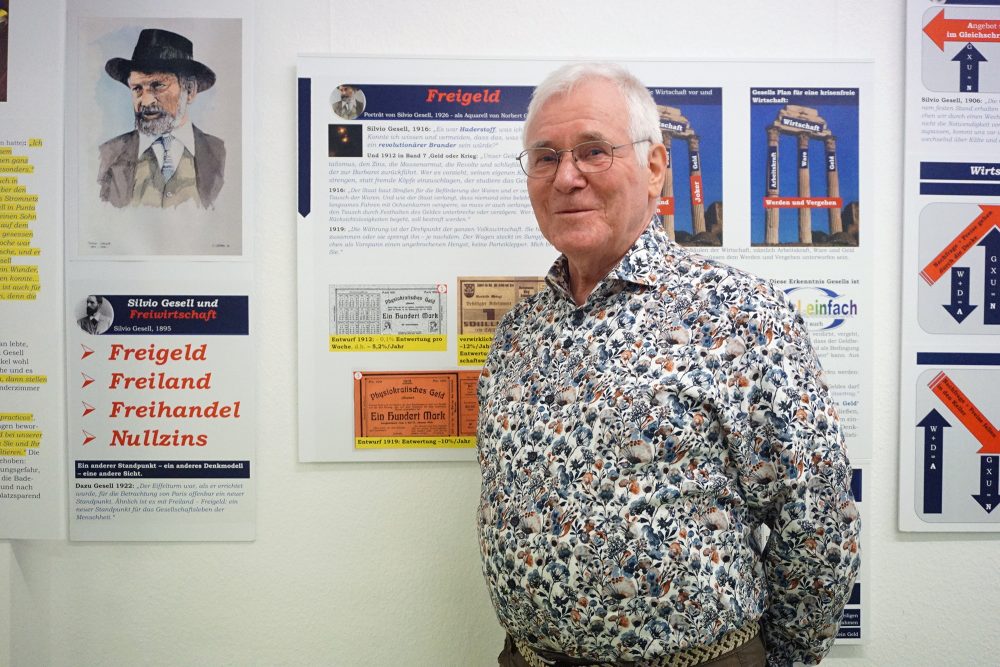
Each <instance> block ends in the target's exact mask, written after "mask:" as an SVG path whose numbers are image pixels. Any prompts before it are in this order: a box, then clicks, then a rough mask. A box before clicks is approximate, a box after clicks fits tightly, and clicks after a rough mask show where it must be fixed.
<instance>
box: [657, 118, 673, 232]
mask: <svg viewBox="0 0 1000 667" xmlns="http://www.w3.org/2000/svg"><path fill="white" fill-rule="evenodd" d="M663 145H664V146H665V147H666V149H667V168H666V170H665V172H666V174H665V178H664V179H663V187H662V188H660V198H661V199H665V198H668V197H669V198H671V199H673V196H674V161H673V154H672V152H671V150H670V135H669V134H667V133H666V131H664V132H663ZM663 231H664V233H665V234H666V235H667V237H668V238H670V239H671V240H674V239H675V238H676V237H675V236H674V214H673V213H664V214H663Z"/></svg>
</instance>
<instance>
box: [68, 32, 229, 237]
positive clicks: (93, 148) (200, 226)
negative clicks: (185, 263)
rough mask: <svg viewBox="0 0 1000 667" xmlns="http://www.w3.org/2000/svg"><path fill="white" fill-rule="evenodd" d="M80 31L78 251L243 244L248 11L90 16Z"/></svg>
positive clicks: (77, 80)
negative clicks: (244, 17) (227, 15)
mask: <svg viewBox="0 0 1000 667" xmlns="http://www.w3.org/2000/svg"><path fill="white" fill-rule="evenodd" d="M80 32H81V36H80V39H79V40H78V41H77V42H76V43H77V44H79V45H80V46H79V49H80V50H81V51H80V53H79V54H78V56H79V57H78V59H77V64H76V67H77V68H78V71H79V76H76V77H72V78H71V79H70V81H71V83H70V88H69V94H70V95H74V96H75V97H74V99H75V100H76V104H77V105H78V108H77V110H76V118H77V122H78V123H79V132H78V134H77V136H78V137H79V146H78V150H77V160H78V162H79V164H78V165H77V169H76V172H77V173H78V174H79V175H80V183H79V190H78V195H77V197H78V204H79V206H78V208H79V211H80V217H79V244H78V246H79V250H80V253H81V254H84V255H93V254H105V255H107V254H111V255H115V254H121V255H212V254H219V255H238V254H240V253H241V252H242V245H243V244H242V185H243V184H242V183H241V177H242V163H243V155H242V146H241V139H242V118H243V104H244V100H243V94H242V70H243V63H242V55H241V54H242V46H241V44H242V41H241V40H242V22H241V20H240V19H213V18H189V19H124V18H86V19H82V20H81V21H80ZM74 85H75V86H76V90H75V92H74V90H73V86H74Z"/></svg>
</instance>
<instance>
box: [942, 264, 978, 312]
mask: <svg viewBox="0 0 1000 667" xmlns="http://www.w3.org/2000/svg"><path fill="white" fill-rule="evenodd" d="M971 274H972V272H971V271H970V270H969V267H967V266H953V267H952V268H951V303H946V304H944V309H945V310H947V311H948V313H949V314H950V315H951V316H952V317H953V318H955V321H956V322H958V323H959V324H961V323H962V320H964V319H965V318H966V317H968V316H969V314H970V313H971V312H972V311H974V310H975V309H976V307H975V306H973V305H971V304H970V303H969V282H970V280H971V278H972V275H971Z"/></svg>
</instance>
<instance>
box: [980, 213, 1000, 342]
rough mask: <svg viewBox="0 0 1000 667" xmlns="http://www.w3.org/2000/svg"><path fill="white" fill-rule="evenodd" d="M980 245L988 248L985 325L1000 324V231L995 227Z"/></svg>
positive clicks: (984, 307) (984, 282)
mask: <svg viewBox="0 0 1000 667" xmlns="http://www.w3.org/2000/svg"><path fill="white" fill-rule="evenodd" d="M978 245H981V246H983V247H984V248H986V258H985V260H984V265H985V266H984V269H985V270H986V277H985V279H984V280H983V324H1000V229H997V228H996V226H995V225H994V227H993V229H991V230H990V231H989V233H988V234H987V235H986V236H984V237H983V240H982V241H980V242H979V244H978Z"/></svg>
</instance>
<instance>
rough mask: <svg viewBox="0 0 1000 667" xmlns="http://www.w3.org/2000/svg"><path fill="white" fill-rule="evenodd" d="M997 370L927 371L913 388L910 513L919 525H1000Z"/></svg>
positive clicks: (999, 373)
mask: <svg viewBox="0 0 1000 667" xmlns="http://www.w3.org/2000/svg"><path fill="white" fill-rule="evenodd" d="M998 383H1000V370H982V369H955V368H946V369H942V368H931V369H928V370H926V371H924V372H923V373H921V374H920V376H919V378H918V381H917V387H916V392H917V395H916V408H917V411H916V414H917V416H918V419H917V421H916V423H915V424H913V426H912V429H913V431H912V432H913V443H914V448H913V451H914V456H915V470H916V473H917V474H916V475H915V479H914V499H913V500H914V511H915V512H916V513H917V515H918V516H919V517H920V518H921V519H922V520H924V521H927V522H932V523H933V522H942V523H956V522H961V523H1000V512H994V510H995V509H996V507H997V505H998V504H1000V486H998V484H1000V476H998V475H1000V431H998V430H997V426H996V425H997V424H1000V410H997V402H996V400H994V398H993V397H994V396H995V392H996V386H997V384H998Z"/></svg>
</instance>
